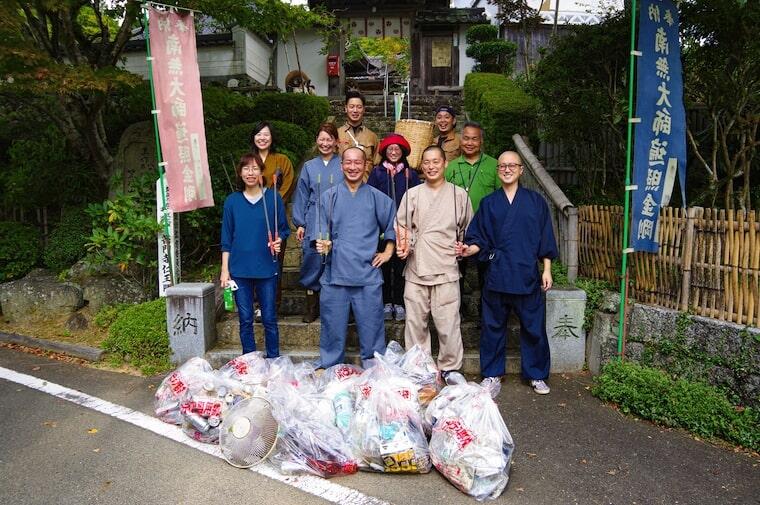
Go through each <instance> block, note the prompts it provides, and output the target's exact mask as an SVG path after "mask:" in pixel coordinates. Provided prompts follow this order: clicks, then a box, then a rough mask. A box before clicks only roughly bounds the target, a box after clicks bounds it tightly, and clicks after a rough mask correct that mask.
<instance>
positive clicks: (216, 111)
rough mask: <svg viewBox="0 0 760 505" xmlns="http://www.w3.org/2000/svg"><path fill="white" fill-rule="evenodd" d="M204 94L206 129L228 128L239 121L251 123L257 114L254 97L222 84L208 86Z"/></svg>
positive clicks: (204, 89)
mask: <svg viewBox="0 0 760 505" xmlns="http://www.w3.org/2000/svg"><path fill="white" fill-rule="evenodd" d="M201 93H202V94H203V122H204V124H205V125H206V130H215V129H219V128H226V127H228V126H232V125H236V124H239V123H250V122H251V121H253V120H254V118H256V119H258V116H256V115H255V112H254V106H255V104H256V100H255V99H254V98H251V97H248V96H245V95H241V94H240V93H237V92H235V91H231V90H229V89H227V88H223V87H221V86H206V87H203V88H202V89H201Z"/></svg>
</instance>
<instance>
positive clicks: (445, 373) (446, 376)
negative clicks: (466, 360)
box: [441, 370, 460, 386]
mask: <svg viewBox="0 0 760 505" xmlns="http://www.w3.org/2000/svg"><path fill="white" fill-rule="evenodd" d="M454 373H460V372H459V370H441V380H443V382H444V383H445V384H447V385H449V386H450V385H451V384H449V377H450V376H451V374H454Z"/></svg>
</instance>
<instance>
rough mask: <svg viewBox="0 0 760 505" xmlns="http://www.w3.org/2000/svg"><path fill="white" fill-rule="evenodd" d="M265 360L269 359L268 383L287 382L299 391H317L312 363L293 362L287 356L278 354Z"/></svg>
mask: <svg viewBox="0 0 760 505" xmlns="http://www.w3.org/2000/svg"><path fill="white" fill-rule="evenodd" d="M267 361H269V382H270V383H272V382H282V383H288V384H292V385H293V386H295V387H297V388H298V389H300V390H301V391H309V392H316V391H317V377H316V375H315V371H316V367H315V366H314V363H311V362H309V361H304V362H301V363H297V364H294V363H293V361H292V360H291V359H290V357H289V356H280V357H277V358H274V359H269V360H267Z"/></svg>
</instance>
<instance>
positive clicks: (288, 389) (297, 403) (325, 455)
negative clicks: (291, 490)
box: [269, 382, 358, 478]
mask: <svg viewBox="0 0 760 505" xmlns="http://www.w3.org/2000/svg"><path fill="white" fill-rule="evenodd" d="M269 399H270V401H271V403H272V415H273V416H274V418H275V419H276V420H277V422H278V424H279V430H278V434H277V445H276V447H275V452H274V454H273V455H272V456H271V460H272V463H273V464H274V465H275V466H277V467H278V468H279V469H280V471H281V472H282V473H284V474H290V475H293V474H311V475H316V476H319V477H324V478H328V477H335V476H338V475H349V474H352V473H356V472H357V471H358V462H357V460H356V457H355V456H354V455H353V453H352V451H351V447H350V445H349V444H348V441H347V438H346V437H345V436H344V435H343V433H342V432H341V431H340V430H339V429H338V428H337V427H336V426H335V424H333V421H334V419H335V412H334V410H333V407H332V401H331V400H330V399H329V398H327V397H326V396H325V395H323V394H320V393H303V392H301V391H300V390H299V389H298V388H296V387H295V386H293V385H292V384H288V383H284V382H276V383H272V384H270V387H269Z"/></svg>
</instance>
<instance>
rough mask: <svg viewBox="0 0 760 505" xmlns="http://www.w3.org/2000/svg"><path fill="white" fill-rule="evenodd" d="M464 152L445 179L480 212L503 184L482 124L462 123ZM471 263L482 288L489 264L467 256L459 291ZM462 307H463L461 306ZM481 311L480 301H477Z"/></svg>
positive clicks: (475, 210)
mask: <svg viewBox="0 0 760 505" xmlns="http://www.w3.org/2000/svg"><path fill="white" fill-rule="evenodd" d="M459 145H460V149H461V151H462V155H461V156H459V157H458V158H454V159H453V160H451V161H449V163H448V165H447V166H446V180H447V181H448V182H451V183H453V184H455V185H457V186H459V187H461V188H464V190H465V191H466V192H467V195H468V196H469V198H470V202H472V211H473V212H477V211H478V207H479V206H480V201H481V200H482V199H483V197H485V196H487V195H490V194H491V193H493V192H494V191H496V190H497V189H498V188H500V187H501V181H500V180H499V174H498V172H497V170H496V165H497V163H498V162H497V161H496V158H493V157H491V156H488V155H487V154H485V153H483V151H482V147H483V127H482V126H480V123H476V122H474V121H468V122H466V123H465V124H464V126H462V137H461V140H460V144H459ZM469 263H476V265H477V269H478V287H479V288H482V287H483V279H484V276H485V271H486V265H487V264H486V263H483V262H480V261H477V260H475V259H474V258H465V259H463V260H462V261H460V262H459V269H460V271H461V272H462V277H461V278H460V280H459V283H460V291H461V292H462V293H464V276H465V273H466V272H467V267H468V264H469ZM460 309H461V308H460ZM478 311H480V304H478Z"/></svg>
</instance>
